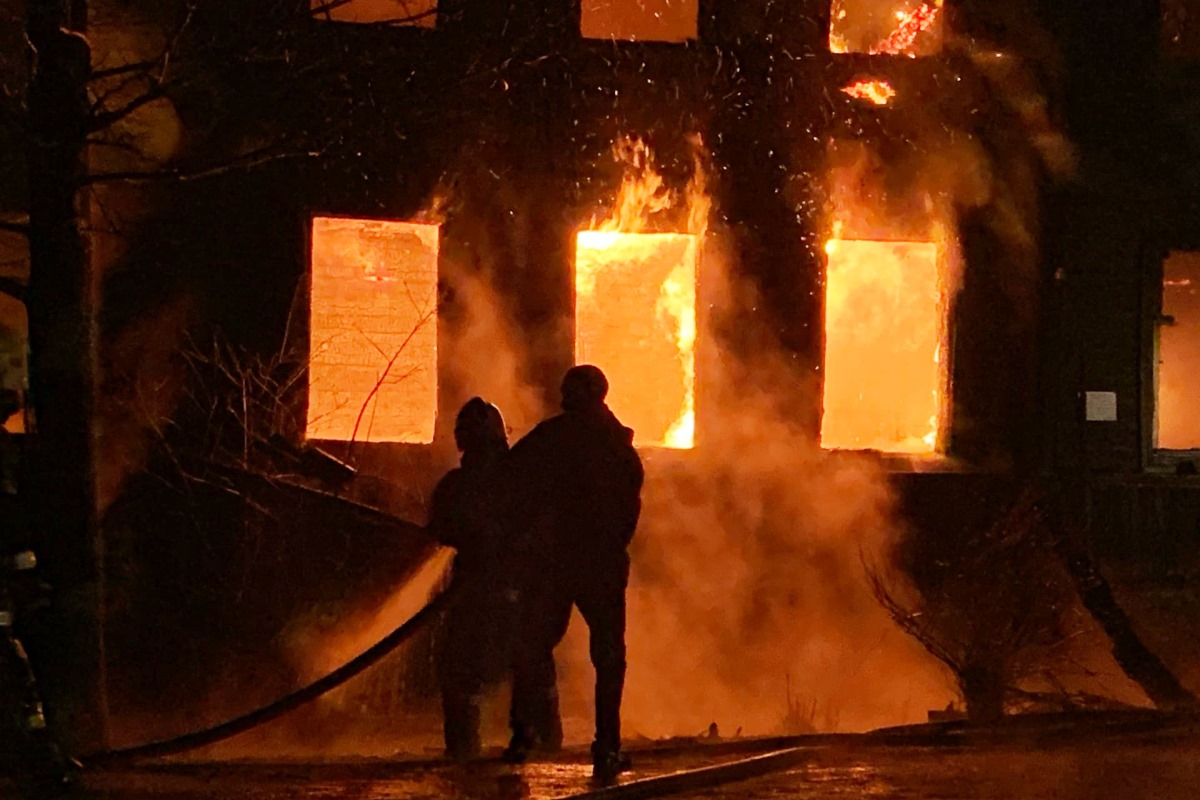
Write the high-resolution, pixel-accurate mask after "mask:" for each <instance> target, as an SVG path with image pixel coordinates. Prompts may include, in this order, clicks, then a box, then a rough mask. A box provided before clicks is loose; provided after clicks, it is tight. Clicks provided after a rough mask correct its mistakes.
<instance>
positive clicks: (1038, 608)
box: [867, 494, 1079, 721]
mask: <svg viewBox="0 0 1200 800" xmlns="http://www.w3.org/2000/svg"><path fill="white" fill-rule="evenodd" d="M956 545H957V546H955V547H953V548H952V553H951V554H950V555H948V556H947V557H946V558H945V559H944V560H940V561H939V562H938V563H936V564H932V565H926V566H927V567H929V571H930V573H931V574H928V575H924V576H922V579H921V581H920V586H919V587H913V586H911V585H906V583H907V582H906V581H904V580H903V579H901V578H900V577H899V576H897V575H895V574H892V573H889V572H888V571H886V570H884V569H883V568H881V567H880V566H878V565H867V574H868V577H869V580H870V583H871V588H872V590H873V592H874V594H875V597H876V599H877V600H878V601H879V603H880V604H881V605H882V606H883V607H884V609H886V610H887V612H888V613H889V614H890V615H891V617H892V619H893V620H894V621H895V622H896V624H897V625H899V626H900V628H901V629H902V630H903V631H904V632H905V633H907V634H909V635H910V636H912V637H913V638H914V639H916V640H917V641H918V642H919V643H920V644H921V645H922V646H923V647H924V648H925V649H926V650H927V651H929V653H930V654H931V655H933V656H934V657H936V658H937V659H938V660H939V661H941V662H942V663H943V664H945V665H946V667H947V668H948V669H949V671H950V672H951V674H952V675H953V676H954V679H955V682H956V684H957V686H958V690H959V692H960V693H961V695H962V697H963V698H964V699H965V701H966V705H967V713H968V715H969V716H970V717H971V718H972V719H976V720H984V721H988V720H994V719H996V718H998V717H1000V716H1001V715H1002V714H1003V713H1004V711H1005V708H1006V707H1011V706H1013V705H1016V704H1019V703H1021V702H1022V701H1024V700H1027V699H1028V698H1029V694H1028V691H1027V687H1028V683H1029V681H1031V680H1032V679H1036V678H1046V677H1047V676H1048V675H1051V674H1052V673H1053V671H1054V669H1055V667H1056V666H1061V664H1062V662H1063V659H1064V658H1065V657H1066V649H1067V645H1068V643H1069V642H1070V641H1071V640H1072V639H1073V638H1074V637H1075V636H1076V635H1077V634H1078V632H1079V631H1078V628H1077V627H1076V626H1077V625H1078V619H1077V618H1076V617H1074V616H1073V615H1072V614H1071V613H1070V612H1071V610H1072V608H1073V606H1074V603H1075V595H1074V591H1073V587H1072V585H1071V581H1070V577H1069V576H1068V575H1067V573H1066V571H1065V570H1064V569H1063V567H1062V564H1061V562H1060V561H1059V559H1058V557H1057V554H1056V552H1055V550H1054V542H1053V539H1052V536H1051V535H1050V533H1049V530H1048V529H1047V527H1046V524H1045V520H1044V519H1043V517H1042V513H1041V511H1040V510H1039V509H1038V507H1037V505H1036V502H1035V500H1034V498H1033V496H1032V495H1031V494H1026V495H1024V496H1022V497H1021V498H1020V499H1018V500H1017V501H1016V502H1015V503H1014V504H1013V505H1012V506H1011V507H1010V508H1008V509H1006V510H1005V511H1004V512H1003V513H1002V514H1001V515H1000V517H999V518H998V519H997V520H996V521H995V522H994V523H993V524H991V525H990V526H989V527H987V528H985V529H983V530H980V531H964V535H963V536H962V537H961V539H959V540H958V541H957V542H956Z"/></svg>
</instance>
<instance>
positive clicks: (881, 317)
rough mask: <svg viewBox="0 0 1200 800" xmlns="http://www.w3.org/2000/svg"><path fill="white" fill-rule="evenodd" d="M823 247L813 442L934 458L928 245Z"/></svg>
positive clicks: (934, 340)
mask: <svg viewBox="0 0 1200 800" xmlns="http://www.w3.org/2000/svg"><path fill="white" fill-rule="evenodd" d="M826 251H827V252H828V255H829V260H828V271H827V277H826V283H825V396H824V416H823V419H822V423H821V444H822V446H823V447H827V448H831V449H846V450H879V451H882V452H891V453H914V454H919V453H933V452H934V451H935V449H936V446H937V428H938V421H939V419H940V415H941V408H940V405H941V397H943V396H944V393H943V392H942V391H941V381H942V368H941V364H940V361H941V357H940V356H941V353H940V351H941V347H940V345H941V342H942V330H943V327H944V326H943V318H944V303H943V301H942V291H941V281H940V280H939V270H938V247H937V245H935V244H933V243H930V242H877V241H861V240H841V239H833V240H831V241H829V242H828V243H827V245H826Z"/></svg>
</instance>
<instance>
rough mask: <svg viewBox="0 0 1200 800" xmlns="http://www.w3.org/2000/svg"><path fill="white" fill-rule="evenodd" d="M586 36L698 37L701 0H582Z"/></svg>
mask: <svg viewBox="0 0 1200 800" xmlns="http://www.w3.org/2000/svg"><path fill="white" fill-rule="evenodd" d="M581 11H582V16H581V18H580V24H579V29H580V33H581V34H582V35H583V36H584V38H587V39H623V40H627V41H653V42H686V41H688V40H689V39H695V38H696V27H697V20H698V19H699V14H700V0H582V8H581Z"/></svg>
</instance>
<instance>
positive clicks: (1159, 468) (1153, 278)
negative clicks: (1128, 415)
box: [1141, 246, 1200, 473]
mask: <svg viewBox="0 0 1200 800" xmlns="http://www.w3.org/2000/svg"><path fill="white" fill-rule="evenodd" d="M1193 252H1194V253H1197V254H1200V246H1197V247H1171V246H1163V247H1159V248H1155V250H1154V251H1153V253H1152V254H1151V255H1150V256H1149V258H1148V260H1149V261H1150V262H1151V263H1150V264H1148V265H1147V268H1146V269H1144V270H1143V275H1145V279H1144V280H1143V281H1142V297H1141V306H1142V325H1141V328H1142V331H1141V339H1142V341H1141V352H1142V365H1141V384H1142V392H1141V395H1142V397H1141V406H1142V408H1141V423H1142V436H1141V439H1142V460H1143V468H1144V471H1146V472H1152V473H1173V472H1174V471H1175V470H1176V469H1177V468H1178V467H1179V465H1180V464H1184V463H1188V462H1200V446H1197V447H1192V448H1186V449H1175V448H1167V447H1159V446H1158V376H1159V353H1160V344H1159V343H1160V338H1159V334H1160V331H1161V330H1162V325H1163V280H1164V270H1163V267H1164V265H1165V264H1166V261H1167V259H1168V258H1170V256H1171V255H1172V254H1173V253H1193ZM1198 394H1200V392H1198ZM1197 465H1198V466H1200V463H1198V464H1197Z"/></svg>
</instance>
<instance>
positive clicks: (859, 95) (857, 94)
mask: <svg viewBox="0 0 1200 800" xmlns="http://www.w3.org/2000/svg"><path fill="white" fill-rule="evenodd" d="M842 91H843V92H845V93H846V94H848V95H850V96H851V97H853V98H854V99H856V100H868V101H870V102H872V103H874V104H875V105H877V106H886V105H887V104H888V103H890V102H891V101H892V98H893V97H895V96H896V90H895V89H893V88H892V85H891V84H890V83H888V82H887V81H881V80H860V81H855V82H854V83H852V84H850V85H849V86H843V87H842Z"/></svg>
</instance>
